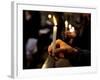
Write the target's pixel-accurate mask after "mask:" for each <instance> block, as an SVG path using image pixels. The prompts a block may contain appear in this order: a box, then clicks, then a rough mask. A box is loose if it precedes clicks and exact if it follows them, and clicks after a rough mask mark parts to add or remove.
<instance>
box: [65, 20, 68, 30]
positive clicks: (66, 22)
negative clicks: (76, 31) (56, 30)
mask: <svg viewBox="0 0 100 80" xmlns="http://www.w3.org/2000/svg"><path fill="white" fill-rule="evenodd" d="M67 26H68V21H67V20H66V21H65V27H66V28H67Z"/></svg>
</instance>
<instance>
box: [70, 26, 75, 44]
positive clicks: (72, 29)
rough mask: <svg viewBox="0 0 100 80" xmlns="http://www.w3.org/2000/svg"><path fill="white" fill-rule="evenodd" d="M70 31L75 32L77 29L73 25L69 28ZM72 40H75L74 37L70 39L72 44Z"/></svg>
mask: <svg viewBox="0 0 100 80" xmlns="http://www.w3.org/2000/svg"><path fill="white" fill-rule="evenodd" d="M69 31H70V32H74V31H75V28H74V27H72V26H71V28H69ZM72 42H73V39H70V43H71V44H72Z"/></svg>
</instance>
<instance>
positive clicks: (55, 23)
mask: <svg viewBox="0 0 100 80" xmlns="http://www.w3.org/2000/svg"><path fill="white" fill-rule="evenodd" d="M53 22H54V25H55V26H56V25H57V21H56V18H55V16H53Z"/></svg>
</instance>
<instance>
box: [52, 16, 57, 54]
mask: <svg viewBox="0 0 100 80" xmlns="http://www.w3.org/2000/svg"><path fill="white" fill-rule="evenodd" d="M53 21H54V27H53V56H54V50H55V47H56V36H57V21H56V18H55V16H53Z"/></svg>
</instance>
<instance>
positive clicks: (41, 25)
mask: <svg viewBox="0 0 100 80" xmlns="http://www.w3.org/2000/svg"><path fill="white" fill-rule="evenodd" d="M48 14H51V15H55V17H56V19H57V23H58V25H57V29H58V30H57V38H60V39H62V40H65V39H64V35H63V31H64V28H65V24H64V21H65V20H67V21H68V22H69V24H71V25H73V26H74V27H75V30H77V32H78V36H77V37H76V38H75V40H74V42H73V46H76V47H79V48H81V49H86V50H89V51H91V14H90V13H71V12H47V11H30V10H23V69H35V68H41V66H42V65H43V63H44V61H45V59H46V58H47V55H48V53H47V48H48V45H49V44H50V43H51V42H52V37H51V36H52V29H53V25H54V24H53V21H52V19H49V18H48ZM28 15H30V16H31V17H30V18H29V19H26V17H27V16H28ZM43 29H48V30H49V31H48V32H47V33H46V34H41V33H39V31H40V30H43ZM29 38H36V39H37V40H38V43H37V47H38V51H37V52H36V53H35V54H33V55H32V62H31V64H30V66H27V59H26V50H25V46H26V43H27V41H28V39H29Z"/></svg>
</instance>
